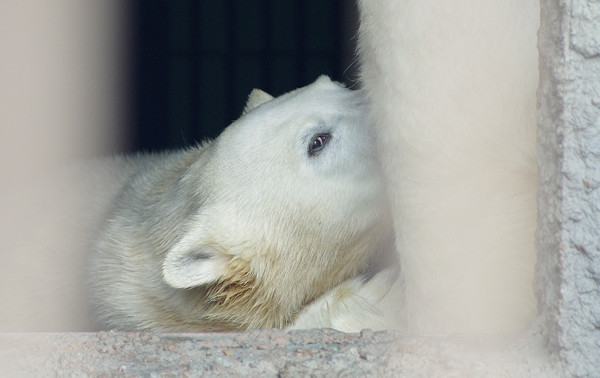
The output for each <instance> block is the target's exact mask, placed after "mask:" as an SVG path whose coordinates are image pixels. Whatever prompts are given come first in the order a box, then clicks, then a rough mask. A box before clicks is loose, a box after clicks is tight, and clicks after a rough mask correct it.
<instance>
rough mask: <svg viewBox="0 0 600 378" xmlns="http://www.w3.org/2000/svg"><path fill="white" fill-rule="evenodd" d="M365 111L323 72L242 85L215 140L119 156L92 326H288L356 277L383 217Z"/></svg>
mask: <svg viewBox="0 0 600 378" xmlns="http://www.w3.org/2000/svg"><path fill="white" fill-rule="evenodd" d="M363 109H364V104H363V97H362V95H361V93H359V92H357V91H350V90H348V89H345V88H343V87H342V86H340V85H339V84H336V83H333V82H331V81H330V80H329V78H327V77H321V78H319V79H318V80H317V81H316V82H315V83H313V84H311V85H310V86H308V87H305V88H301V89H298V90H296V91H293V92H291V93H288V94H285V95H283V96H281V97H278V98H275V99H273V98H272V97H271V96H269V95H267V94H265V93H264V92H261V91H253V92H252V94H251V95H250V97H249V100H248V105H247V106H246V108H245V109H244V114H243V116H242V117H241V118H240V119H239V120H237V121H236V122H234V123H233V124H232V125H230V126H229V127H228V128H227V129H226V130H225V131H224V132H223V133H222V134H221V135H220V136H219V137H218V138H217V139H216V140H214V141H213V142H212V143H210V144H208V145H205V146H202V147H198V148H193V149H189V150H185V151H179V152H174V153H168V154H163V155H153V156H146V155H142V156H138V157H136V158H131V159H129V160H127V161H128V164H129V166H130V169H129V170H128V171H129V172H131V174H130V176H129V177H128V179H127V180H126V182H125V184H124V185H123V188H122V189H121V190H120V193H119V195H118V197H117V198H116V200H115V201H114V203H113V205H112V211H111V213H110V214H109V215H108V217H107V221H106V223H105V226H104V228H103V230H102V232H101V233H100V236H99V239H98V240H97V243H96V248H95V251H94V253H93V256H92V264H91V271H90V272H91V275H92V279H91V282H92V285H93V287H94V293H95V302H96V305H97V307H98V311H99V313H100V320H101V322H102V324H103V327H108V328H114V329H123V330H133V329H153V330H162V331H208V330H244V329H249V328H257V327H285V326H288V325H290V324H291V323H292V322H293V321H294V320H295V318H296V317H297V316H298V314H299V312H300V311H302V309H303V308H304V307H305V306H306V305H308V304H309V303H311V302H312V301H314V300H315V299H316V298H318V297H319V296H321V295H323V294H324V293H325V292H327V291H328V290H331V289H332V288H334V287H335V286H336V285H338V284H340V283H342V282H345V281H346V280H349V279H352V277H355V276H357V275H359V274H360V273H361V272H362V271H363V270H364V269H365V267H367V266H368V265H369V262H370V261H371V260H372V259H373V256H374V255H375V254H376V253H377V252H378V250H379V249H380V245H382V243H381V240H382V238H383V237H384V236H385V235H386V234H389V224H390V221H389V215H388V209H387V203H386V202H385V195H384V186H383V177H382V175H381V172H380V170H379V168H378V165H377V163H376V157H375V148H374V137H373V135H372V132H371V131H370V129H369V128H368V127H366V125H365V122H364V115H363V114H364V111H363ZM325 134H328V135H330V137H329V139H328V143H326V144H325V147H324V148H323V149H322V150H321V151H320V152H318V153H316V154H314V155H310V154H309V153H308V150H309V146H310V144H311V141H312V140H313V139H314V138H315V136H319V135H325ZM309 325H310V326H318V325H319V324H316V323H315V324H309Z"/></svg>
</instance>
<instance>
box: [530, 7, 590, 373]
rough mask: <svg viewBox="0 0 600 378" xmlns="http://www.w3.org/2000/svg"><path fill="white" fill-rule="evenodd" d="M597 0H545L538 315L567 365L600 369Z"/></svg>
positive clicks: (581, 369)
mask: <svg viewBox="0 0 600 378" xmlns="http://www.w3.org/2000/svg"><path fill="white" fill-rule="evenodd" d="M599 18H600V3H599V2H596V1H584V0H575V1H566V0H550V1H543V2H542V17H541V29H540V33H539V50H540V89H539V92H538V96H539V113H538V114H539V115H538V124H539V131H538V164H539V170H540V191H539V199H538V201H539V226H538V250H539V259H538V261H539V262H538V277H537V282H536V286H537V291H538V299H539V307H540V312H541V314H540V318H541V321H542V326H543V328H544V329H545V332H546V336H547V338H548V341H549V345H550V346H551V348H552V349H553V350H555V351H558V352H559V354H560V356H561V359H562V360H563V362H564V365H565V369H566V371H567V372H568V373H569V374H570V375H571V374H572V375H576V376H597V374H599V373H600V23H599V22H598V19H599Z"/></svg>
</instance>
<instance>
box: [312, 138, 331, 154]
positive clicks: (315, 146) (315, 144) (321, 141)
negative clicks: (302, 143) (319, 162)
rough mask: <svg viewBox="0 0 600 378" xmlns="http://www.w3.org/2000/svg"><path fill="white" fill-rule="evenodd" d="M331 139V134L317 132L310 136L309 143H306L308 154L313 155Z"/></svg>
mask: <svg viewBox="0 0 600 378" xmlns="http://www.w3.org/2000/svg"><path fill="white" fill-rule="evenodd" d="M329 139H331V134H329V133H326V134H317V135H315V136H313V137H312V139H311V141H310V144H309V145H308V155H310V156H313V155H315V154H316V153H318V152H319V151H321V150H322V149H323V147H325V145H326V144H327V142H329Z"/></svg>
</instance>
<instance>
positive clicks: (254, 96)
mask: <svg viewBox="0 0 600 378" xmlns="http://www.w3.org/2000/svg"><path fill="white" fill-rule="evenodd" d="M272 99H273V96H271V95H270V94H268V93H267V92H263V91H261V90H260V89H253V90H252V92H250V94H249V95H248V101H247V102H246V107H244V111H243V112H242V114H246V113H248V112H249V111H250V110H252V109H254V108H256V107H257V106H259V105H262V104H264V103H265V102H267V101H271V100H272Z"/></svg>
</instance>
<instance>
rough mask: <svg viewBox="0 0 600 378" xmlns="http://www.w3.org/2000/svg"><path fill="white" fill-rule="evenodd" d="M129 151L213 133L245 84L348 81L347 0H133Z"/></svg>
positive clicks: (351, 72) (278, 86) (351, 21)
mask: <svg viewBox="0 0 600 378" xmlns="http://www.w3.org/2000/svg"><path fill="white" fill-rule="evenodd" d="M131 16H132V19H131V21H132V31H133V38H132V49H133V50H132V58H133V59H132V66H131V73H132V83H131V84H132V85H131V87H130V88H132V90H131V96H132V101H131V104H132V108H133V109H132V111H131V119H130V122H129V124H130V125H131V130H130V133H129V135H130V136H131V137H132V144H131V145H130V150H136V151H140V150H142V151H156V150H163V149H168V148H177V147H182V146H185V145H191V144H194V143H196V142H199V141H202V140H203V139H205V138H214V137H216V136H217V135H218V134H219V133H220V132H221V130H222V129H223V128H225V127H226V126H227V125H228V124H230V123H231V122H232V121H233V120H235V119H236V118H238V116H239V115H240V113H241V111H242V109H243V107H244V104H245V101H246V98H247V96H248V94H249V93H250V91H251V90H252V89H253V88H261V89H263V90H265V91H266V92H268V93H270V94H272V95H274V96H277V95H280V94H282V93H285V92H287V91H290V90H292V89H295V88H297V87H301V86H304V85H307V84H309V83H311V82H312V81H314V80H315V79H316V78H317V77H318V76H319V75H321V74H327V75H329V76H330V77H331V78H332V79H333V80H337V81H342V82H345V83H346V84H347V85H349V86H351V85H353V84H354V83H355V82H356V79H357V77H356V64H353V62H354V43H355V35H356V19H357V16H356V9H355V4H354V1H349V0H338V1H333V0H302V1H300V0H292V1H278V0H228V1H209V0H203V1H198V0H175V1H166V0H165V1H148V0H133V2H132V8H131Z"/></svg>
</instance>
